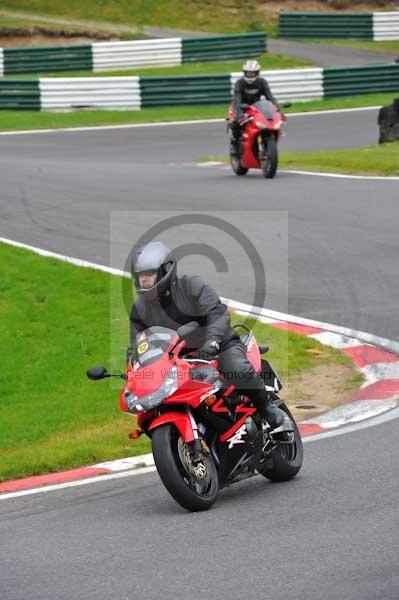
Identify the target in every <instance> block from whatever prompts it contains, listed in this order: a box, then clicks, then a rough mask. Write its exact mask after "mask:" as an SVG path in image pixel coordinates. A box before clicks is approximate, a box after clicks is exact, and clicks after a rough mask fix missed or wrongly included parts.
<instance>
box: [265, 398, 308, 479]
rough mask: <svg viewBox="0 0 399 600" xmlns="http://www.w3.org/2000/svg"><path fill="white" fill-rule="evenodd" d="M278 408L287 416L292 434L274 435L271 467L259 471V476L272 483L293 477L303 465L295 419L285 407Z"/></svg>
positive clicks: (299, 435)
mask: <svg viewBox="0 0 399 600" xmlns="http://www.w3.org/2000/svg"><path fill="white" fill-rule="evenodd" d="M280 408H281V409H282V410H283V411H284V412H285V413H286V414H287V415H288V417H289V419H290V421H291V424H292V429H293V431H292V433H289V434H288V433H281V434H276V438H278V437H279V436H280V439H275V440H274V443H275V447H274V449H273V450H272V453H271V459H272V466H270V467H269V466H268V468H265V469H262V470H259V472H260V473H261V475H263V476H264V477H267V479H271V480H272V481H288V480H289V479H292V478H293V477H295V475H296V474H297V473H298V471H299V470H300V468H301V467H302V463H303V443H302V438H301V434H300V433H299V429H298V427H297V424H296V423H295V419H294V417H293V416H292V414H291V413H290V411H289V410H288V408H287V407H286V405H285V404H281V405H280Z"/></svg>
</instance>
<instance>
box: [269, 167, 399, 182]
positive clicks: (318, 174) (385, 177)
mask: <svg viewBox="0 0 399 600" xmlns="http://www.w3.org/2000/svg"><path fill="white" fill-rule="evenodd" d="M280 173H293V174H295V175H307V176H309V175H310V176H313V177H333V178H335V179H363V180H367V179H370V180H373V181H376V180H377V181H385V182H386V181H399V177H396V176H394V175H393V176H390V175H344V174H341V173H323V172H318V171H296V170H293V169H280Z"/></svg>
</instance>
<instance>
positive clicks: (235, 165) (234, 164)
mask: <svg viewBox="0 0 399 600" xmlns="http://www.w3.org/2000/svg"><path fill="white" fill-rule="evenodd" d="M230 163H231V168H232V169H233V171H234V173H235V174H236V175H246V174H247V173H248V169H246V168H245V167H243V166H242V165H241V161H240V158H239V156H230Z"/></svg>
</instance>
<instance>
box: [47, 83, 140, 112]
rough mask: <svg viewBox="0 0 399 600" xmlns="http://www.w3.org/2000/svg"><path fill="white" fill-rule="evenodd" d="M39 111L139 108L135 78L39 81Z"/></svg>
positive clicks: (138, 95)
mask: <svg viewBox="0 0 399 600" xmlns="http://www.w3.org/2000/svg"><path fill="white" fill-rule="evenodd" d="M39 81H40V95H41V109H42V110H73V109H75V110H79V109H80V110H81V109H84V108H90V109H97V108H100V109H101V108H105V109H130V110H139V109H140V108H141V100H140V83H139V77H82V78H80V77H76V78H75V77H71V78H64V77H59V78H58V77H57V78H40V80H39Z"/></svg>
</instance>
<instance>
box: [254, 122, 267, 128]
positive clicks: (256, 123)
mask: <svg viewBox="0 0 399 600" xmlns="http://www.w3.org/2000/svg"><path fill="white" fill-rule="evenodd" d="M255 125H256V126H257V127H259V129H266V125H265V124H264V123H262V122H261V121H255Z"/></svg>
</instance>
